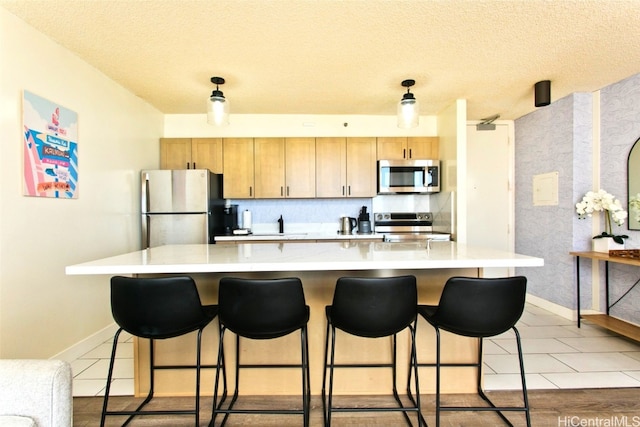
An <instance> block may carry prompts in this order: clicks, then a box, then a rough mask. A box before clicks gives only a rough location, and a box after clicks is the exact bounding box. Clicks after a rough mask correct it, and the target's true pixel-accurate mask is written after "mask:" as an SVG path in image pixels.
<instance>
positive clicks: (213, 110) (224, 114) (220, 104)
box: [207, 77, 229, 126]
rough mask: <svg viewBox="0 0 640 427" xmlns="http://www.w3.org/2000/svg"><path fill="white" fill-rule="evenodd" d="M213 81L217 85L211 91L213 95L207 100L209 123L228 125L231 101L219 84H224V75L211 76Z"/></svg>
mask: <svg viewBox="0 0 640 427" xmlns="http://www.w3.org/2000/svg"><path fill="white" fill-rule="evenodd" d="M211 83H213V84H215V85H216V90H214V91H213V92H211V96H210V97H209V100H208V101H207V123H209V124H210V125H213V126H226V125H228V124H229V101H227V99H226V98H225V97H224V94H223V93H222V91H221V90H220V89H218V86H219V85H222V84H224V79H223V78H222V77H211Z"/></svg>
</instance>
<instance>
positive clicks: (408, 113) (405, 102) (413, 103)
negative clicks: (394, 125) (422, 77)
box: [398, 80, 420, 129]
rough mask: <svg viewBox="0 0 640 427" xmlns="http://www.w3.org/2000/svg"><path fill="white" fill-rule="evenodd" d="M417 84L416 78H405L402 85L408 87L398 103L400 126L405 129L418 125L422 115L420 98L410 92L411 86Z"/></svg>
mask: <svg viewBox="0 0 640 427" xmlns="http://www.w3.org/2000/svg"><path fill="white" fill-rule="evenodd" d="M414 84H416V82H415V80H403V81H402V87H406V88H407V93H405V94H404V95H403V96H402V99H401V100H400V102H399V103H398V127H399V128H403V129H409V128H414V127H417V126H418V118H419V115H420V111H419V105H418V100H417V99H416V98H415V97H414V96H413V94H412V93H411V92H410V88H411V86H413V85H414Z"/></svg>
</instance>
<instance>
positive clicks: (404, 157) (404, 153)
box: [402, 148, 407, 159]
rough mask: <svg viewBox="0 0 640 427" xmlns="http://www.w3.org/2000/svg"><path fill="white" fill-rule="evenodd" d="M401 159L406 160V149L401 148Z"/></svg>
mask: <svg viewBox="0 0 640 427" xmlns="http://www.w3.org/2000/svg"><path fill="white" fill-rule="evenodd" d="M402 158H403V159H406V158H407V149H406V148H403V149H402Z"/></svg>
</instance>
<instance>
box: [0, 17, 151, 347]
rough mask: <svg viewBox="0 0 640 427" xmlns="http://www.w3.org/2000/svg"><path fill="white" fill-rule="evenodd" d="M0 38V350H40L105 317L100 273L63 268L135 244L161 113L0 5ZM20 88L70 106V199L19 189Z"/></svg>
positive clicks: (69, 341)
mask: <svg viewBox="0 0 640 427" xmlns="http://www.w3.org/2000/svg"><path fill="white" fill-rule="evenodd" d="M0 46H1V48H0V63H1V64H2V66H1V68H0V73H2V74H1V75H0V104H1V105H2V108H1V109H0V114H1V116H0V134H1V135H2V140H1V144H2V155H0V195H1V198H0V236H1V241H0V358H18V357H20V358H27V357H31V358H40V357H42V358H46V357H51V356H53V355H56V354H57V353H59V352H61V351H63V350H65V349H66V348H67V347H69V346H71V345H73V344H75V343H77V342H78V341H81V340H83V339H85V338H87V337H88V336H91V335H92V334H94V333H95V332H96V331H99V330H101V329H102V328H104V327H105V326H107V325H109V324H111V323H112V322H113V319H112V317H111V312H110V304H109V286H108V283H109V282H108V280H109V278H108V277H104V276H95V277H82V276H66V275H65V273H64V268H65V266H66V265H70V264H76V263H80V262H84V261H88V260H91V259H96V258H101V257H105V256H110V255H115V254H118V253H123V252H129V251H132V250H135V249H138V247H139V231H138V225H137V224H138V222H137V220H136V219H137V213H138V212H139V207H138V190H137V182H138V171H139V170H140V169H143V168H153V167H157V166H158V158H159V147H158V139H159V138H160V136H161V135H162V130H163V115H162V114H161V113H160V112H159V111H157V110H155V109H154V108H152V107H151V106H149V105H148V104H147V103H145V102H143V101H141V100H140V99H139V98H137V97H135V96H134V95H133V94H131V93H130V92H127V91H126V90H124V89H123V88H122V87H120V86H119V85H117V84H116V83H114V82H113V81H111V80H109V79H108V78H107V77H105V76H104V75H103V74H102V73H100V72H99V71H97V70H96V69H95V68H92V67H91V66H89V65H88V64H86V63H85V62H83V61H81V60H79V59H78V58H77V57H75V56H74V55H73V54H71V53H70V52H69V51H68V50H66V49H64V48H62V47H61V46H59V45H57V44H55V43H54V42H53V41H52V40H51V39H49V38H47V37H45V36H44V35H42V34H41V33H39V32H37V31H35V30H34V29H33V28H31V27H29V26H28V25H26V24H25V23H24V22H22V21H20V20H18V19H17V18H16V17H15V16H13V15H11V14H9V13H7V12H6V11H4V10H3V9H0ZM25 89H26V90H29V91H30V92H33V93H35V94H37V95H39V96H41V97H44V98H46V99H49V100H50V101H53V102H55V103H58V104H60V105H62V106H64V107H66V108H68V109H70V110H73V111H75V112H76V113H78V123H79V125H78V129H79V131H78V135H79V137H78V138H79V140H78V153H79V160H78V169H79V198H78V199H76V200H61V199H49V198H35V197H25V196H23V195H22V191H23V190H22V183H23V179H22V173H23V171H22V144H23V142H22V132H21V128H22V91H23V90H25Z"/></svg>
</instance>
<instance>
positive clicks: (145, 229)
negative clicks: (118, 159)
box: [140, 173, 151, 249]
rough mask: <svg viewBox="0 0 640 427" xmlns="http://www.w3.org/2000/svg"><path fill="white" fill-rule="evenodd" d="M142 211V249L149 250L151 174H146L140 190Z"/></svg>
mask: <svg viewBox="0 0 640 427" xmlns="http://www.w3.org/2000/svg"><path fill="white" fill-rule="evenodd" d="M140 209H141V219H142V224H141V226H142V249H147V248H148V247H149V244H150V243H151V242H150V237H151V235H150V233H151V231H150V230H149V215H147V212H149V174H148V173H145V174H144V175H143V176H142V179H141V188H140Z"/></svg>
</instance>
